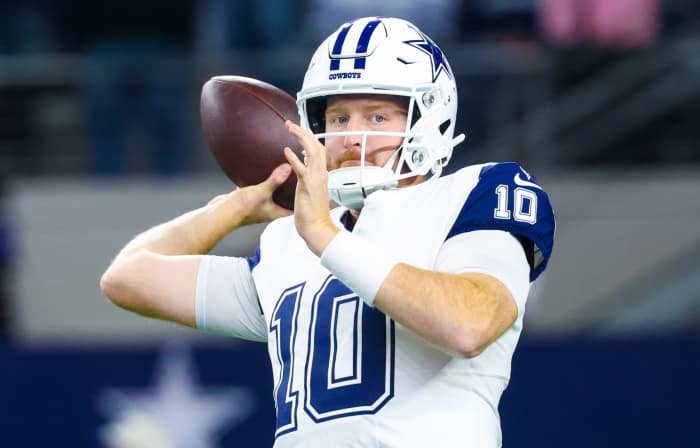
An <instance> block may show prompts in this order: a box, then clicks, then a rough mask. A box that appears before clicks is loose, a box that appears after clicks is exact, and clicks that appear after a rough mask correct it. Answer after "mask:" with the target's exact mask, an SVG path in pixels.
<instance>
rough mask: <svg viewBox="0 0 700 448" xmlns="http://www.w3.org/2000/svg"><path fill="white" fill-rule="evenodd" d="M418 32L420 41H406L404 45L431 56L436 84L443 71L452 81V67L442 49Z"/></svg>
mask: <svg viewBox="0 0 700 448" xmlns="http://www.w3.org/2000/svg"><path fill="white" fill-rule="evenodd" d="M416 32H417V33H418V34H419V35H420V37H421V38H420V39H412V40H405V41H404V42H403V43H405V44H407V45H410V46H412V47H413V48H417V49H418V50H420V51H422V52H423V53H425V54H427V55H428V56H430V60H431V62H432V65H431V67H432V69H433V82H435V80H436V79H437V78H438V76H440V73H441V72H442V71H443V70H444V71H445V74H446V75H447V77H448V78H450V79H452V73H451V71H450V65H449V64H448V62H447V59H445V55H444V53H443V52H442V50H441V49H440V47H438V46H437V45H435V42H433V41H432V40H431V39H430V38H429V37H428V36H426V35H425V34H423V33H421V32H420V31H418V30H416Z"/></svg>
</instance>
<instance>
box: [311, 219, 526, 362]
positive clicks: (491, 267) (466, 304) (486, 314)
mask: <svg viewBox="0 0 700 448" xmlns="http://www.w3.org/2000/svg"><path fill="white" fill-rule="evenodd" d="M321 260H322V263H323V264H324V266H326V267H327V268H328V269H329V270H330V271H331V272H333V273H334V274H335V275H336V276H338V278H340V279H341V280H342V281H343V282H344V283H345V284H346V285H348V287H350V289H352V290H353V291H355V292H356V293H357V294H358V295H359V296H360V297H361V298H363V300H365V302H367V303H368V304H371V305H372V306H374V307H376V308H377V309H380V310H381V311H383V312H384V313H386V314H387V315H388V316H390V317H391V318H392V319H394V320H396V321H397V322H399V323H401V324H402V325H403V326H405V327H407V328H409V329H411V330H412V331H414V332H415V333H416V334H418V335H420V336H422V337H424V338H425V339H426V340H428V341H430V342H432V343H434V344H436V345H437V346H440V347H442V348H443V349H445V350H446V351H448V352H450V353H453V354H457V355H458V356H464V357H474V356H477V355H478V354H479V353H481V352H482V351H483V350H484V349H485V348H486V347H488V346H489V345H490V344H491V343H492V342H494V341H495V340H496V339H498V338H499V337H500V336H501V335H502V334H503V333H504V332H505V331H506V330H507V329H509V328H510V327H511V326H512V325H513V323H514V322H515V320H516V318H517V316H518V309H519V308H518V305H517V303H519V304H521V306H522V305H524V302H525V298H526V296H527V290H528V286H529V272H530V267H529V264H528V261H527V258H526V255H525V252H524V250H523V248H522V246H521V245H520V242H519V241H518V240H517V239H516V238H514V237H513V236H512V235H510V234H509V233H507V232H503V231H497V230H485V231H477V232H470V233H468V234H464V235H459V236H458V237H456V238H452V239H450V240H448V241H447V242H445V243H444V245H443V248H442V249H441V250H440V254H439V255H438V263H437V265H436V268H437V269H439V270H429V269H421V268H418V267H415V266H411V265H408V264H405V263H397V262H396V261H395V260H394V259H392V257H391V256H390V255H387V254H385V253H383V252H382V251H379V250H377V249H376V248H375V247H373V246H372V245H369V244H367V242H365V241H364V240H363V239H361V238H359V237H357V236H356V235H353V234H351V233H349V232H346V231H341V232H340V233H338V234H337V235H336V236H335V237H334V238H333V240H332V241H331V242H330V244H329V245H327V246H326V247H325V248H324V251H323V253H322V255H321ZM453 272H458V273H453ZM514 296H517V300H516V297H514ZM516 302H517V303H516Z"/></svg>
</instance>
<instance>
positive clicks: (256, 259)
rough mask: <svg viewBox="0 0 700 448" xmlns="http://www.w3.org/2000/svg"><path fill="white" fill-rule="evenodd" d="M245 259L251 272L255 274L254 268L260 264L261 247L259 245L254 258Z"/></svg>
mask: <svg viewBox="0 0 700 448" xmlns="http://www.w3.org/2000/svg"><path fill="white" fill-rule="evenodd" d="M245 259H246V261H247V262H248V267H249V268H250V272H253V268H254V267H255V266H257V265H258V263H260V245H259V244H258V247H256V248H255V253H254V254H253V256H252V257H246V258H245Z"/></svg>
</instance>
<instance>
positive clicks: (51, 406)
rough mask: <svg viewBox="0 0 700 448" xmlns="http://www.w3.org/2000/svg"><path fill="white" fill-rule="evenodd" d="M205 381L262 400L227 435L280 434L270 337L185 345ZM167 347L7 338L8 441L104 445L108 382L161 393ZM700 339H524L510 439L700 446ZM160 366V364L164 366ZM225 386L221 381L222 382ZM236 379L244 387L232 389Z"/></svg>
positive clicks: (511, 399)
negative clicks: (36, 343) (28, 343)
mask: <svg viewBox="0 0 700 448" xmlns="http://www.w3.org/2000/svg"><path fill="white" fill-rule="evenodd" d="M175 352H177V353H179V355H178V356H179V358H178V359H180V360H181V361H182V360H184V361H183V362H192V365H193V366H194V370H193V372H194V376H193V378H191V381H192V385H191V386H192V387H194V388H195V389H196V391H198V392H202V393H206V392H207V391H208V390H218V391H221V390H227V389H226V388H235V387H239V388H240V387H244V388H246V389H247V390H249V391H250V392H252V393H253V394H254V395H255V396H256V397H257V401H256V404H255V406H254V407H253V408H252V409H251V410H250V411H249V412H248V413H247V414H246V417H245V418H244V419H243V420H242V421H240V422H238V424H236V425H234V426H232V427H231V426H229V427H228V428H223V429H222V431H220V432H218V433H217V434H216V435H215V437H214V439H215V440H218V441H219V443H218V445H216V446H221V447H233V446H246V447H269V446H271V444H272V437H271V435H272V431H273V427H274V426H273V421H272V419H273V413H274V410H273V403H272V386H273V384H272V378H271V374H270V368H269V365H268V361H267V353H266V350H265V347H264V346H263V345H261V344H243V345H236V346H232V347H225V346H218V345H217V346H201V345H199V346H195V347H192V348H184V349H183V348H182V347H181V348H180V349H179V351H178V350H175ZM163 353H164V351H163V350H162V349H161V348H160V347H152V348H147V349H143V348H138V349H135V348H130V347H113V348H109V349H106V348H104V347H103V348H99V349H98V348H91V349H76V348H67V347H43V348H32V349H16V348H12V347H3V348H0V366H1V368H0V399H1V400H2V401H1V404H0V429H1V432H0V433H1V434H2V442H1V443H0V445H2V446H32V447H33V446H71V447H81V446H85V447H88V446H90V447H94V446H99V438H98V433H99V430H100V428H101V427H103V426H104V425H105V424H106V423H108V422H109V421H110V417H109V416H108V415H105V413H104V410H101V409H100V406H99V402H100V397H101V396H104V393H105V391H108V390H122V391H132V392H133V391H136V392H139V393H143V394H148V393H153V390H154V388H156V386H157V383H158V381H159V379H158V372H159V369H160V367H162V365H163V359H164V355H163ZM698 355H700V340H698V339H697V338H675V339H665V340H628V341H610V340H606V341H555V342H553V341H524V342H523V343H522V344H521V346H520V347H519V349H518V351H517V352H516V356H515V359H514V363H513V378H512V381H511V384H510V386H509V388H508V390H507V391H506V393H505V394H504V397H503V400H502V402H501V415H502V420H503V433H504V446H505V447H508V448H510V447H516V448H518V447H524V448H527V447H537V448H540V447H550V446H551V447H568V448H577V447H581V448H584V447H585V448H590V447H627V446H630V447H631V446H633V447H635V448H638V447H660V446H664V447H665V446H684V447H700V433H699V432H698V431H697V430H696V428H695V426H696V425H697V424H698V423H696V420H697V417H698V415H699V414H700V413H699V412H698V406H700V387H698V379H699V378H700V362H699V361H698ZM159 366H160V367H159ZM212 388H218V389H212ZM231 390H233V389H231Z"/></svg>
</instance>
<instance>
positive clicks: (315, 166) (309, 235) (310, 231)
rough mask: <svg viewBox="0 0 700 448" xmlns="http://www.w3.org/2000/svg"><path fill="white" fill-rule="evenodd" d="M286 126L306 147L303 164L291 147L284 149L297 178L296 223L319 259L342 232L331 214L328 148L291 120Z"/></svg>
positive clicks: (300, 233)
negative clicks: (327, 160)
mask: <svg viewBox="0 0 700 448" xmlns="http://www.w3.org/2000/svg"><path fill="white" fill-rule="evenodd" d="M285 124H286V126H287V130H289V133H290V134H291V135H292V136H293V137H294V138H296V139H297V140H298V141H299V143H300V144H301V146H302V147H303V148H304V151H305V152H306V161H307V165H304V162H302V161H301V160H299V158H298V157H297V156H296V154H294V151H292V150H291V148H289V147H286V148H284V155H285V157H286V158H287V161H288V162H289V164H290V165H291V166H292V169H293V170H294V172H295V173H296V175H297V188H296V195H295V198H294V222H295V224H296V227H297V231H298V232H299V235H301V237H302V238H303V239H304V241H306V244H307V245H308V246H309V249H311V251H312V252H313V253H315V254H316V255H318V256H320V255H321V253H323V250H324V249H325V248H326V246H327V245H328V243H330V242H331V240H332V239H333V237H334V236H335V235H336V234H337V233H338V232H339V231H340V229H338V227H336V226H335V224H333V221H332V220H331V215H330V205H329V202H330V201H329V198H328V170H327V169H326V149H325V148H324V147H323V145H322V144H321V142H319V141H318V139H317V138H316V137H315V136H314V135H313V134H312V133H311V132H309V131H307V130H305V129H302V128H301V127H300V126H299V125H297V124H294V123H292V122H291V121H289V120H288V121H286V122H285Z"/></svg>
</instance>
